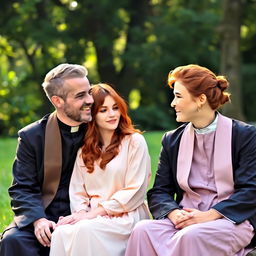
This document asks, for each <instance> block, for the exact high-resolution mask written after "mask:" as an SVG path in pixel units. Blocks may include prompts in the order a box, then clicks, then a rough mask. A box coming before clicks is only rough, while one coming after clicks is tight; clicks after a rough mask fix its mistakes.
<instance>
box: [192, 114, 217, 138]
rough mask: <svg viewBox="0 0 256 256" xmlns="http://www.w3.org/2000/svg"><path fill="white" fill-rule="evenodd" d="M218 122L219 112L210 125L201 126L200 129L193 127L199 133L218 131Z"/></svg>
mask: <svg viewBox="0 0 256 256" xmlns="http://www.w3.org/2000/svg"><path fill="white" fill-rule="evenodd" d="M217 122H218V114H216V116H215V119H214V120H213V121H212V122H211V123H210V124H209V125H208V126H206V127H204V128H201V129H198V128H195V127H193V128H194V131H195V132H196V133H197V134H207V133H210V132H214V131H216V129H217Z"/></svg>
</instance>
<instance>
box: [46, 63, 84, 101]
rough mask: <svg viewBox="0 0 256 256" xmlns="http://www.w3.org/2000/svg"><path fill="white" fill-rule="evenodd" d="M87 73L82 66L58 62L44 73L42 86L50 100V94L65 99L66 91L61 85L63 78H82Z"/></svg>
mask: <svg viewBox="0 0 256 256" xmlns="http://www.w3.org/2000/svg"><path fill="white" fill-rule="evenodd" d="M87 74H88V71H87V69H86V68H85V67H84V66H81V65H77V64H68V63H64V64H60V65H58V66H57V67H55V68H53V69H52V70H50V71H49V72H48V73H47V74H46V76H45V78H44V82H43V84H42V86H43V89H44V91H45V93H46V95H47V97H48V98H49V99H50V100H51V97H52V96H59V97H62V98H63V99H65V98H66V96H67V93H68V91H67V90H65V88H64V86H63V85H64V82H65V80H66V79H71V78H83V77H85V76H87Z"/></svg>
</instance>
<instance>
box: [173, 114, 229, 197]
mask: <svg viewBox="0 0 256 256" xmlns="http://www.w3.org/2000/svg"><path fill="white" fill-rule="evenodd" d="M194 136H195V134H194V128H193V126H192V124H191V123H189V124H188V125H187V126H186V128H185V130H184V132H183V134H182V137H181V141H180V147H179V153H178V160H177V180H178V183H179V185H180V187H181V188H182V189H183V190H184V191H186V192H188V193H190V194H191V195H192V196H194V197H195V198H196V197H198V196H199V195H198V194H197V193H195V192H194V191H192V190H191V188H190V187H189V185H188V179H189V173H190V169H191V164H192V159H193V151H194ZM231 143H232V120H231V119H230V118H227V117H225V116H223V115H221V114H219V113H218V122H217V129H216V133H215V142H214V160H213V161H214V164H213V168H214V178H215V184H216V188H217V193H218V202H220V201H222V200H224V199H226V198H228V197H229V196H230V195H231V194H233V192H234V179H233V167H232V145H231Z"/></svg>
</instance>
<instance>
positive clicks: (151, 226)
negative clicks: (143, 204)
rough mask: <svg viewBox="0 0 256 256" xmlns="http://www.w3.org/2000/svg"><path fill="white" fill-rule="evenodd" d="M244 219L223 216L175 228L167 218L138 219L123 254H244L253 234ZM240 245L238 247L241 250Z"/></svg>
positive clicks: (220, 255) (195, 255)
mask: <svg viewBox="0 0 256 256" xmlns="http://www.w3.org/2000/svg"><path fill="white" fill-rule="evenodd" d="M252 230H253V227H252V226H251V225H250V224H249V222H248V221H245V222H243V223H241V224H239V225H235V224H233V223H231V222H230V221H228V220H226V219H224V218H223V219H219V220H216V221H211V222H205V223H200V224H194V225H191V226H188V227H186V228H184V229H182V230H177V229H175V227H174V226H173V224H172V222H171V221H170V220H169V219H164V220H142V221H140V222H138V223H137V224H136V226H135V228H134V230H133V232H132V234H131V236H130V238H129V240H128V245H127V249H126V252H125V256H190V255H191V256H245V255H246V254H247V253H248V252H249V251H251V250H252V249H244V247H245V246H246V245H247V244H248V241H250V240H251V239H252V237H253V232H252ZM241 248H242V249H241Z"/></svg>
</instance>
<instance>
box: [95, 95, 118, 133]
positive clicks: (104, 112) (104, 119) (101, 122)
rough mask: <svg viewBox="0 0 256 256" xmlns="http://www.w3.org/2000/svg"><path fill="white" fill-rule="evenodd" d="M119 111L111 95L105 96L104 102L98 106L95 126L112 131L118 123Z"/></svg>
mask: <svg viewBox="0 0 256 256" xmlns="http://www.w3.org/2000/svg"><path fill="white" fill-rule="evenodd" d="M120 116H121V113H120V111H119V109H118V106H117V103H116V102H115V100H114V99H113V97H111V96H109V95H108V96H106V98H105V100H104V103H103V105H102V106H100V108H99V110H98V113H97V114H96V116H95V121H96V124H97V126H98V127H99V129H100V130H101V131H104V130H105V131H106V130H108V131H114V130H115V129H116V128H117V127H118V124H119V120H120Z"/></svg>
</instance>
